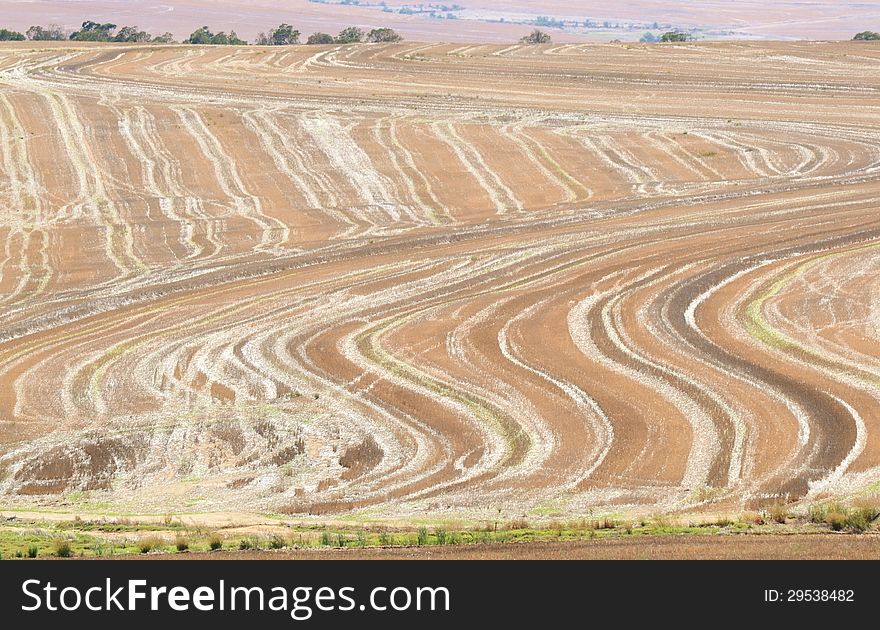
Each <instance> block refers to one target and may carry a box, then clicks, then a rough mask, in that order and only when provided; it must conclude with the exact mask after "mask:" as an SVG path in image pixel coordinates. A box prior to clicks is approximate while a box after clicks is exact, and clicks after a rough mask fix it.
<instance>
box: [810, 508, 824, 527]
mask: <svg viewBox="0 0 880 630" xmlns="http://www.w3.org/2000/svg"><path fill="white" fill-rule="evenodd" d="M827 517H828V508H827V507H825V506H824V505H818V504H817V505H811V506H810V514H809V518H810V522H811V523H817V524H819V523H826V522H827V520H826V519H827Z"/></svg>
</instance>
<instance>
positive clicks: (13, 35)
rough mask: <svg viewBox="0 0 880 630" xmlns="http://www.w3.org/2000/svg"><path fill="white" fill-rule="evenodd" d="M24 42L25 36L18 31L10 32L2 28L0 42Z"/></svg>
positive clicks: (0, 29)
mask: <svg viewBox="0 0 880 630" xmlns="http://www.w3.org/2000/svg"><path fill="white" fill-rule="evenodd" d="M21 41H24V34H23V33H19V32H17V31H10V30H8V29H5V28H0V42H21Z"/></svg>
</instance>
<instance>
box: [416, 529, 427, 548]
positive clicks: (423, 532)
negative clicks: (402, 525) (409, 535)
mask: <svg viewBox="0 0 880 630" xmlns="http://www.w3.org/2000/svg"><path fill="white" fill-rule="evenodd" d="M416 541H417V542H416V544H418V545H427V544H428V528H427V527H419V531H418V532H416Z"/></svg>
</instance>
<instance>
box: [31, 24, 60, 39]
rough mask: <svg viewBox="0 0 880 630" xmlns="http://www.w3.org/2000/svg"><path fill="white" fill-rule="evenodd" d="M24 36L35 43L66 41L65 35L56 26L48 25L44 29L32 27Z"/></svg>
mask: <svg viewBox="0 0 880 630" xmlns="http://www.w3.org/2000/svg"><path fill="white" fill-rule="evenodd" d="M25 35H26V36H27V38H28V39H30V40H32V41H35V42H48V41H61V40H65V39H67V33H65V32H64V29H62V28H61V27H60V26H58V25H57V24H50V25H49V26H47V27H46V28H43V27H42V26H32V27H30V28H29V29H28V30H27V31H26V32H25Z"/></svg>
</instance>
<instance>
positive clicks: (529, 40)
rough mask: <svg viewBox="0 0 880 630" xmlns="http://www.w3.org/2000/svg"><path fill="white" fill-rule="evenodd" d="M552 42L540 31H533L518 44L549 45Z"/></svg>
mask: <svg viewBox="0 0 880 630" xmlns="http://www.w3.org/2000/svg"><path fill="white" fill-rule="evenodd" d="M552 41H553V40H552V39H551V37H550V36H549V35H548V34H547V33H545V32H544V31H542V30H540V29H537V28H536V29H535V30H534V31H532V32H531V33H530V34H528V35H526V36H525V37H523V38H522V39H521V40H519V43H520V44H549V43H550V42H552Z"/></svg>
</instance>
